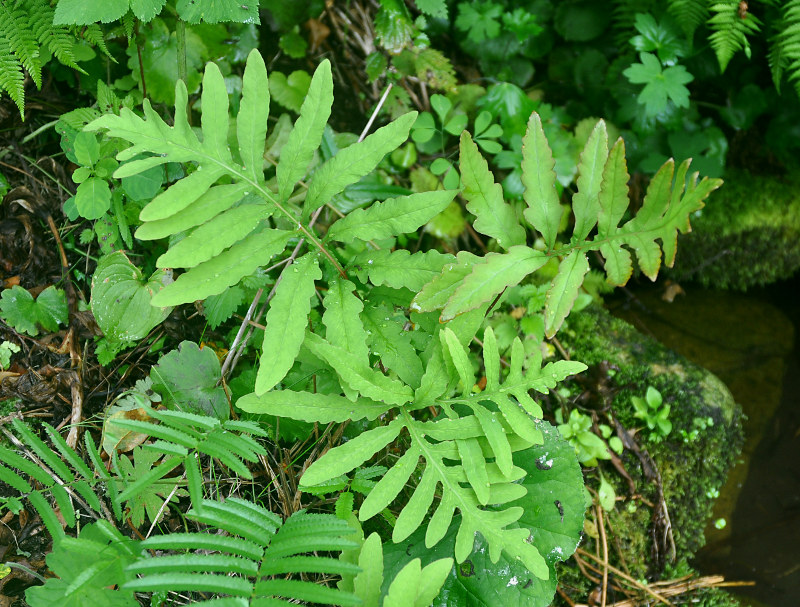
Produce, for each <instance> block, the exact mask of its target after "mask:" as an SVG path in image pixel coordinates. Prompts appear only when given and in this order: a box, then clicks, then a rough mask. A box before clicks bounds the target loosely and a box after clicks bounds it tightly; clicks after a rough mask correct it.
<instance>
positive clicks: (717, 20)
mask: <svg viewBox="0 0 800 607" xmlns="http://www.w3.org/2000/svg"><path fill="white" fill-rule="evenodd" d="M739 4H740V3H739V2H737V0H721V1H719V2H715V3H714V4H712V5H711V8H710V10H711V13H713V14H712V16H711V18H710V19H709V20H708V26H709V28H710V29H711V32H712V33H711V35H710V36H709V38H708V40H709V42H710V43H711V48H713V49H714V52H715V53H716V55H717V61H719V67H720V70H721V71H723V72H724V71H725V68H727V67H728V62H730V60H731V59H732V58H733V56H734V55H735V54H736V53H737V52H738V51H740V50H744V53H745V55H746V56H747V57H748V59H749V58H750V42H749V40H748V36H752V35H754V34H757V33H758V32H760V31H761V21H760V20H759V19H758V17H756V16H755V15H753V14H752V13H750V12H745V13H744V14H740V13H739Z"/></svg>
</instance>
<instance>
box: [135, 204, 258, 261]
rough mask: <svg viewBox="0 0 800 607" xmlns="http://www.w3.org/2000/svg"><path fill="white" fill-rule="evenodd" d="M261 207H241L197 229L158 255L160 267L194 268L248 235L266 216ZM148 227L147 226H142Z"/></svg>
mask: <svg viewBox="0 0 800 607" xmlns="http://www.w3.org/2000/svg"><path fill="white" fill-rule="evenodd" d="M265 211H266V208H265V206H264V205H263V204H260V203H259V202H256V203H254V204H241V205H239V206H236V207H234V208H232V209H229V210H227V211H224V212H222V213H220V214H219V215H217V216H216V217H214V218H213V219H211V220H210V221H207V222H206V223H204V224H203V225H201V226H199V227H198V228H196V229H195V230H192V232H191V233H190V234H189V235H187V236H186V237H185V238H184V239H183V240H181V241H179V242H178V243H176V244H175V245H173V246H172V247H170V249H169V250H168V251H167V252H166V253H164V254H163V255H161V256H160V257H159V258H158V260H157V262H156V264H157V265H158V267H159V268H193V267H195V266H197V265H200V264H201V263H203V262H204V261H208V260H209V259H213V258H214V257H216V256H218V255H219V254H220V253H222V251H224V250H225V249H227V248H229V247H231V246H233V245H234V244H236V243H237V242H239V241H240V240H242V239H243V238H245V237H246V236H247V235H248V234H250V233H251V232H252V231H253V230H254V229H255V227H256V226H257V225H258V224H259V222H260V221H261V220H262V219H263V218H264V216H265V214H266V213H265ZM145 225H147V224H145Z"/></svg>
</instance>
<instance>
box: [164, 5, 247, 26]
mask: <svg viewBox="0 0 800 607" xmlns="http://www.w3.org/2000/svg"><path fill="white" fill-rule="evenodd" d="M258 6H259V5H258V3H255V2H246V3H244V2H219V1H218V0H178V2H177V3H176V8H177V9H178V16H179V17H180V18H181V19H183V20H184V21H186V22H187V23H192V24H195V23H200V22H201V21H204V22H205V23H224V22H229V21H233V22H234V23H255V24H258V23H260V22H261V20H260V18H259V16H258Z"/></svg>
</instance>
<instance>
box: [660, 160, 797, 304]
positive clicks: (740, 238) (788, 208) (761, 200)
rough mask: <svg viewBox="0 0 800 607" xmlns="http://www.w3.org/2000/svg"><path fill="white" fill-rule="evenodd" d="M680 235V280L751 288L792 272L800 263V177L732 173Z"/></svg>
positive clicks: (675, 271) (677, 275)
mask: <svg viewBox="0 0 800 607" xmlns="http://www.w3.org/2000/svg"><path fill="white" fill-rule="evenodd" d="M691 221H692V231H691V232H690V233H688V234H684V235H682V236H681V237H680V242H679V246H678V254H677V257H676V260H675V267H674V268H673V270H671V275H672V276H673V277H674V278H676V279H677V280H696V281H699V282H700V283H702V284H703V285H705V286H711V287H714V288H720V289H738V290H746V289H748V288H750V287H753V286H757V285H764V284H769V283H772V282H775V281H777V280H781V279H785V278H788V277H790V276H791V275H792V274H793V273H794V272H795V271H797V269H798V268H800V247H798V246H797V243H798V240H800V179H798V178H796V177H795V178H790V177H774V176H754V175H750V174H749V173H747V172H741V173H738V174H734V175H729V176H726V178H725V183H724V185H723V186H722V187H721V188H720V189H718V190H716V191H715V192H713V193H712V194H711V196H710V197H709V199H708V201H707V202H706V206H705V207H704V208H703V209H702V210H700V211H698V212H697V213H696V214H695V216H693V217H692V219H691Z"/></svg>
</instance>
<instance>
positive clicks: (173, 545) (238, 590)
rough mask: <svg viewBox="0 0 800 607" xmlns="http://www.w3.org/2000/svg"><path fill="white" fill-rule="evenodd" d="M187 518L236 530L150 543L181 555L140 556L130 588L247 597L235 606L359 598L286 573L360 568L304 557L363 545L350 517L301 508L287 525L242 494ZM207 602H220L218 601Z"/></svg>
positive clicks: (159, 538) (352, 601)
mask: <svg viewBox="0 0 800 607" xmlns="http://www.w3.org/2000/svg"><path fill="white" fill-rule="evenodd" d="M186 516H187V518H189V519H192V520H194V521H197V522H199V523H202V524H205V525H208V526H209V527H210V528H211V529H219V530H223V531H226V532H227V533H229V534H230V535H229V536H223V535H214V534H209V533H177V534H171V535H165V536H156V537H151V538H149V539H147V540H145V541H144V542H142V544H141V545H142V547H143V548H147V549H152V550H159V551H173V552H179V554H172V555H162V556H157V557H152V558H145V559H139V560H138V561H136V562H135V563H133V564H131V565H129V566H128V568H127V570H126V571H127V573H128V574H132V575H136V574H138V575H140V576H141V577H139V578H138V579H135V580H131V581H129V582H127V583H126V584H125V585H124V589H125V590H135V591H149V592H155V591H159V590H166V589H169V590H185V591H198V592H199V591H202V592H212V593H216V594H223V595H232V596H233V597H240V598H239V599H238V601H237V600H236V599H233V600H234V602H233V603H230V604H235V605H244V606H246V605H249V604H251V603H250V601H253V603H252V604H267V603H268V602H271V601H272V602H275V603H276V604H278V603H279V602H283V601H278V598H277V597H281V598H282V599H284V600H292V599H295V600H299V601H307V602H314V603H327V604H331V605H357V604H358V603H359V600H358V598H356V597H355V596H354V595H353V594H351V593H348V592H342V591H341V590H337V589H334V588H328V587H325V586H322V585H319V584H315V583H313V582H309V581H304V580H300V579H287V578H286V576H287V575H289V574H296V573H324V574H335V575H343V574H348V575H353V574H355V573H358V571H359V568H358V567H357V566H355V565H353V564H350V563H346V562H343V561H340V560H338V559H335V558H329V557H320V556H305V554H306V553H311V552H316V551H334V552H336V551H341V550H344V549H352V548H354V547H356V546H357V545H358V544H356V543H355V542H354V541H353V540H350V539H347V538H348V536H350V535H352V533H353V529H352V528H351V527H350V526H349V525H348V524H347V523H346V522H345V521H342V520H340V519H337V518H336V517H335V516H333V515H329V514H307V513H305V512H297V513H295V514H293V515H292V516H290V517H289V518H288V519H287V520H286V522H285V523H283V524H281V520H280V518H278V517H277V516H276V515H274V514H273V513H271V512H269V511H268V510H266V509H264V508H262V507H261V506H258V505H257V504H254V503H252V502H249V501H246V500H241V499H237V498H228V499H227V500H225V501H223V502H215V501H210V500H204V501H203V502H201V503H199V504H196V505H195V508H193V509H192V510H189V512H188V513H187V514H186ZM269 576H280V577H278V578H275V577H269ZM198 604H201V605H202V604H206V602H201V603H198ZM208 604H209V605H211V604H214V605H217V604H220V602H219V600H213V599H212V600H211V601H208Z"/></svg>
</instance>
